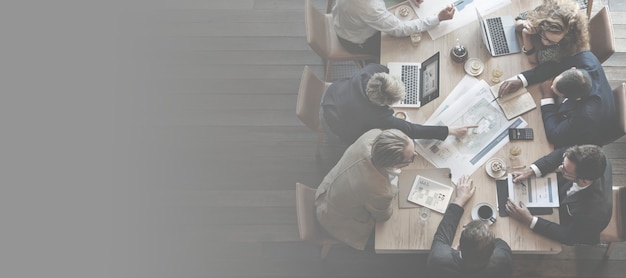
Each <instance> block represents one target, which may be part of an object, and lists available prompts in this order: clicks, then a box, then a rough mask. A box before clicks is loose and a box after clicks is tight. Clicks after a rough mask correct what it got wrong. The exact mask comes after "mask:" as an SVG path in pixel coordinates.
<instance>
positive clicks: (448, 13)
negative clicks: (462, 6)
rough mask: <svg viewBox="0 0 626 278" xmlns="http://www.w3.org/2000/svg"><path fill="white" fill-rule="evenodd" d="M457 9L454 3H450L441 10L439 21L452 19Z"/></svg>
mask: <svg viewBox="0 0 626 278" xmlns="http://www.w3.org/2000/svg"><path fill="white" fill-rule="evenodd" d="M455 11H456V9H455V8H454V5H448V6H446V7H445V8H443V10H441V11H440V12H439V15H438V16H437V17H438V18H439V21H444V20H450V19H452V18H453V17H454V12H455Z"/></svg>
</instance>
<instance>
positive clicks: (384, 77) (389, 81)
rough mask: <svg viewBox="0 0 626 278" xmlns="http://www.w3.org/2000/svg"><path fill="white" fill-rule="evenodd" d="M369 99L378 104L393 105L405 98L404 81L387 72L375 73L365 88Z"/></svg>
mask: <svg viewBox="0 0 626 278" xmlns="http://www.w3.org/2000/svg"><path fill="white" fill-rule="evenodd" d="M365 92H366V93H367V97H368V98H369V100H370V101H371V102H372V103H374V104H376V105H378V106H385V105H392V104H394V103H396V102H398V101H400V100H402V99H404V95H405V91H404V83H403V82H402V80H401V79H400V78H399V77H397V76H395V75H391V74H388V73H385V72H379V73H375V74H374V75H372V77H370V80H368V81H367V87H366V88H365Z"/></svg>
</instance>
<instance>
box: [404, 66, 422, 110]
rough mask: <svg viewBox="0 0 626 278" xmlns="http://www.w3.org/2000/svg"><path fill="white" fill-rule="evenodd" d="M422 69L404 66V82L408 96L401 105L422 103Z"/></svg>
mask: <svg viewBox="0 0 626 278" xmlns="http://www.w3.org/2000/svg"><path fill="white" fill-rule="evenodd" d="M419 69H420V67H419V66H417V65H402V82H404V88H405V91H406V96H405V97H404V100H403V101H401V102H400V103H402V104H419V101H420V96H419V92H420V71H419Z"/></svg>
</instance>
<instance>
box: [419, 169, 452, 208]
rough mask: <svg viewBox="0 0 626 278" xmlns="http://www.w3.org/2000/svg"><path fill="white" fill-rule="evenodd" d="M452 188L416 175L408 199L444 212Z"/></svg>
mask: <svg viewBox="0 0 626 278" xmlns="http://www.w3.org/2000/svg"><path fill="white" fill-rule="evenodd" d="M452 192H454V188H452V187H451V186H449V185H445V184H443V183H439V182H436V181H434V180H431V179H427V178H425V177H422V176H416V177H415V181H414V182H413V187H411V191H410V192H409V197H408V200H409V201H410V202H413V203H416V204H418V205H421V206H424V207H427V208H429V209H432V210H434V211H438V212H440V213H445V212H446V208H447V207H448V203H450V197H452Z"/></svg>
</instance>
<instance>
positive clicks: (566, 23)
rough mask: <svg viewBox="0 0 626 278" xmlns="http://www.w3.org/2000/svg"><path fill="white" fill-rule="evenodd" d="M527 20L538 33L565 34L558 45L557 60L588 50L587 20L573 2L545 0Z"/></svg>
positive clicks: (569, 0) (568, 0)
mask: <svg viewBox="0 0 626 278" xmlns="http://www.w3.org/2000/svg"><path fill="white" fill-rule="evenodd" d="M528 20H529V21H530V23H531V25H532V26H534V27H536V28H538V29H539V31H540V32H542V31H546V32H552V33H556V34H562V33H564V34H565V36H564V37H563V40H561V42H560V43H559V45H561V49H562V51H560V52H559V53H558V59H559V60H560V59H562V58H563V57H569V56H572V55H574V54H576V53H578V52H581V51H583V50H589V20H588V19H587V14H585V12H583V11H582V10H581V9H580V6H578V4H577V3H576V2H575V1H572V0H546V1H545V2H544V4H543V5H541V6H538V7H537V8H535V9H534V10H532V11H531V12H529V13H528Z"/></svg>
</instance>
